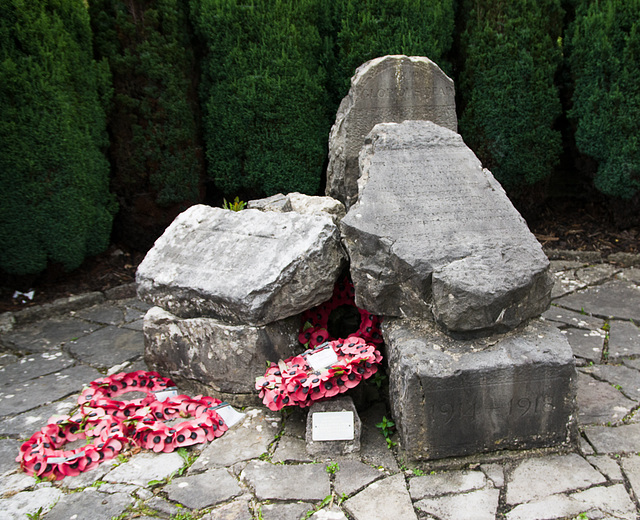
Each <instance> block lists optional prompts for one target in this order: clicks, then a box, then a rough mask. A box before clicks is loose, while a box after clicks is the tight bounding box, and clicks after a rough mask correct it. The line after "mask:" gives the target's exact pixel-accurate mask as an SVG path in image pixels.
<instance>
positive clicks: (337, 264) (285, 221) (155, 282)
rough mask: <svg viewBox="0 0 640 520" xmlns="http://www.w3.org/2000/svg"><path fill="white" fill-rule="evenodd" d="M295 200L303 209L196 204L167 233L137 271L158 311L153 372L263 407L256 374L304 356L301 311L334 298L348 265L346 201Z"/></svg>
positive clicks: (152, 325) (151, 347)
mask: <svg viewBox="0 0 640 520" xmlns="http://www.w3.org/2000/svg"><path fill="white" fill-rule="evenodd" d="M281 198H282V199H285V200H284V202H283V204H281V206H285V207H286V206H289V207H291V202H290V201H289V198H288V197H281ZM292 199H293V200H294V203H293V206H294V207H296V208H298V209H300V210H301V211H300V212H296V211H292V210H289V209H288V208H287V209H286V211H285V212H281V211H282V210H276V209H274V208H272V207H268V208H267V207H265V208H264V209H265V211H260V210H258V209H246V210H243V211H240V212H234V211H230V210H224V209H220V208H212V207H208V206H193V207H191V208H189V209H188V210H187V211H185V212H184V213H182V214H181V215H179V216H178V217H177V218H176V220H174V222H173V223H172V224H171V225H170V226H169V227H168V228H167V229H166V231H165V233H164V234H163V235H162V236H161V237H160V238H159V239H158V240H157V241H156V244H155V245H154V247H153V248H152V249H151V251H149V253H148V254H147V256H146V257H145V259H144V260H143V262H142V263H141V264H140V266H139V268H138V272H137V275H136V279H137V282H138V295H139V297H140V298H141V299H143V300H145V301H147V302H149V303H152V304H154V305H155V307H153V308H151V309H150V310H149V311H148V312H147V315H146V316H145V320H144V339H145V361H146V362H147V365H148V366H149V367H150V368H153V369H155V370H158V371H160V372H162V373H164V374H166V375H167V376H170V377H171V378H173V379H174V380H175V381H176V382H177V383H178V384H180V386H181V388H183V389H187V390H189V391H192V392H196V393H206V394H208V395H213V396H215V397H218V398H222V399H225V400H227V401H229V402H231V403H233V404H236V405H241V406H243V405H247V404H257V403H258V402H259V399H258V396H257V394H256V393H255V388H254V385H255V378H256V377H257V376H260V375H262V374H264V369H265V366H266V363H267V362H270V361H278V360H279V359H286V358H288V357H291V356H293V355H294V354H296V353H298V351H299V350H300V348H301V345H300V344H299V342H298V332H299V328H300V314H301V313H302V312H304V311H305V310H307V309H309V308H312V307H314V306H316V305H318V304H320V303H323V302H324V301H326V300H328V299H329V298H330V297H331V295H332V294H333V287H334V285H335V282H336V280H337V278H338V276H339V275H340V274H341V272H342V270H343V268H344V263H345V254H344V250H343V248H342V246H341V244H340V233H339V230H338V227H337V225H336V223H335V221H334V219H335V215H333V214H332V212H334V211H338V212H339V211H340V208H342V212H344V207H342V204H340V203H339V202H338V201H333V202H334V203H331V200H326V199H328V197H306V196H302V195H301V196H297V197H292ZM316 199H320V200H316ZM274 202H275V204H276V206H277V205H278V202H277V201H275V200H272V201H271V203H274ZM257 205H258V206H260V204H257ZM263 206H264V204H263ZM267 206H269V204H267ZM312 208H315V209H312ZM302 212H305V213H306V214H302Z"/></svg>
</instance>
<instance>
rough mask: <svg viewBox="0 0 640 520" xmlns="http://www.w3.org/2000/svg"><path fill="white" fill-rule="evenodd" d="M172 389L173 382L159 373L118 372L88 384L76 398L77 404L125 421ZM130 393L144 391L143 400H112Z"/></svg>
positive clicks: (140, 371) (142, 371) (173, 386)
mask: <svg viewBox="0 0 640 520" xmlns="http://www.w3.org/2000/svg"><path fill="white" fill-rule="evenodd" d="M171 388H175V384H174V382H173V381H172V380H171V379H169V378H167V377H162V376H161V375H160V374H158V372H147V371H144V370H137V371H135V372H129V373H124V372H122V373H120V374H115V375H113V376H106V377H101V378H99V379H96V380H95V381H92V382H91V383H89V386H88V387H86V388H84V389H83V390H82V393H81V394H80V397H78V404H79V405H81V406H87V405H88V406H90V407H93V408H101V409H103V410H104V411H105V412H106V413H107V414H109V415H113V416H114V417H118V418H120V419H122V420H125V419H128V418H129V417H131V416H132V415H134V414H135V412H136V411H137V410H139V409H140V408H142V407H144V406H147V405H148V404H150V403H152V402H154V401H156V396H155V394H156V393H157V392H164V391H166V390H168V389H171ZM130 392H143V393H145V394H147V395H146V396H145V397H141V398H138V399H131V400H122V401H121V400H115V399H113V398H114V397H118V396H121V395H124V394H127V393H130Z"/></svg>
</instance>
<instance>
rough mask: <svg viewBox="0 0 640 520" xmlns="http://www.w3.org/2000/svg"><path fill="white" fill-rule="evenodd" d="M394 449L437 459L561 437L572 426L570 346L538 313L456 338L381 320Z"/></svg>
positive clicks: (425, 326)
mask: <svg viewBox="0 0 640 520" xmlns="http://www.w3.org/2000/svg"><path fill="white" fill-rule="evenodd" d="M383 334H384V338H385V342H386V345H387V349H388V359H389V371H390V376H389V394H390V401H391V409H392V413H393V416H394V418H395V420H396V424H397V427H398V433H399V438H400V443H401V447H402V449H403V450H404V451H405V453H406V454H407V456H408V457H409V458H411V459H416V460H419V459H439V458H444V457H454V456H462V455H469V454H473V453H480V452H490V451H498V450H503V449H528V448H537V447H543V446H553V445H561V444H568V443H571V442H572V441H573V438H574V436H575V431H576V404H575V378H576V371H575V365H574V360H573V356H572V352H571V347H570V346H569V344H568V343H567V341H566V339H565V338H564V336H563V335H562V334H560V332H559V331H558V329H556V328H555V327H553V326H551V325H549V324H546V323H544V322H543V321H541V320H537V321H533V322H531V323H530V324H528V325H527V326H524V327H521V328H519V329H516V330H514V331H511V332H509V333H507V334H504V335H501V336H494V337H492V338H481V339H475V340H456V339H453V338H451V337H449V336H447V335H446V334H444V333H443V332H442V331H440V330H438V329H437V328H436V327H435V326H434V325H432V324H430V323H425V322H418V321H417V320H402V319H393V320H392V319H389V320H386V321H385V322H384V323H383Z"/></svg>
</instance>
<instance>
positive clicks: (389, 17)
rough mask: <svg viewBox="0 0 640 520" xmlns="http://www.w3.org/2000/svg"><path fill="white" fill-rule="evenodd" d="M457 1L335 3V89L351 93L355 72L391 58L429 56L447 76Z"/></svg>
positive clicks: (361, 0)
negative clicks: (381, 58) (372, 63)
mask: <svg viewBox="0 0 640 520" xmlns="http://www.w3.org/2000/svg"><path fill="white" fill-rule="evenodd" d="M454 5H455V1H454V0H346V1H339V2H335V3H334V6H335V20H336V30H337V35H336V49H337V52H336V54H337V63H336V72H335V77H334V80H333V81H334V82H335V86H333V90H335V91H336V92H337V93H338V96H339V98H340V99H341V98H342V97H344V96H345V95H346V94H347V92H348V91H349V82H350V79H351V76H353V74H354V73H355V70H356V69H357V68H358V67H359V66H360V65H362V64H363V63H364V62H366V61H368V60H371V59H373V58H377V57H379V56H385V55H387V54H406V55H407V56H427V57H428V58H429V59H431V60H432V61H434V62H435V63H437V64H438V65H439V66H440V67H441V68H442V69H443V70H444V71H445V72H446V73H449V74H450V73H451V65H450V63H449V61H448V59H449V53H450V51H451V46H452V44H453V35H454V23H455V18H454V14H455V10H454Z"/></svg>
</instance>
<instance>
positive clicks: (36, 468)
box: [16, 370, 227, 480]
mask: <svg viewBox="0 0 640 520" xmlns="http://www.w3.org/2000/svg"><path fill="white" fill-rule="evenodd" d="M174 388H175V385H174V383H173V381H171V379H168V378H165V377H162V376H161V375H160V374H158V373H157V372H146V371H144V370H138V371H136V372H130V373H121V374H116V375H113V376H107V377H102V378H99V379H96V380H95V381H92V382H91V383H90V384H89V386H88V387H87V388H85V389H84V390H83V391H82V393H81V394H80V397H79V398H78V404H79V405H80V410H79V412H78V413H77V414H75V415H73V416H62V417H57V418H55V417H54V418H52V419H50V420H49V423H48V424H47V425H46V426H45V427H44V428H42V429H41V430H40V431H38V432H36V433H34V434H33V435H32V436H31V438H30V439H29V440H28V441H26V442H25V443H24V444H22V446H21V447H20V454H19V455H18V457H17V458H16V461H17V462H19V463H20V465H21V467H22V469H23V470H24V471H25V472H26V473H28V474H30V475H35V476H38V477H40V478H44V479H52V480H60V479H62V478H64V477H65V476H72V475H78V474H80V473H81V472H83V471H88V470H90V469H93V468H95V467H96V466H97V465H98V464H100V462H102V461H103V460H109V459H112V458H113V457H115V456H116V455H117V454H118V453H119V452H120V451H121V450H122V449H123V448H124V447H125V446H126V445H127V444H130V443H132V444H136V445H138V446H140V447H142V448H145V449H150V450H153V451H156V452H160V451H162V452H170V451H174V450H175V449H177V448H180V447H183V446H191V445H193V444H198V443H201V442H204V441H205V440H206V441H212V440H213V439H215V438H216V437H220V436H221V435H222V434H223V433H224V432H225V431H226V430H227V425H226V424H225V422H224V420H223V419H222V418H221V417H220V415H219V414H218V412H217V409H218V408H220V406H221V405H222V402H221V401H220V400H219V399H214V398H212V397H205V396H196V397H193V398H192V397H189V396H186V395H175V394H177V392H175V391H174ZM128 392H143V393H145V394H146V395H145V396H144V397H141V398H137V399H131V400H116V399H114V398H115V397H120V396H122V395H124V394H126V393H128ZM163 394H164V395H163ZM167 394H169V395H167ZM172 394H173V395H172ZM79 439H85V440H86V444H85V445H84V446H82V447H79V448H75V449H66V450H65V449H64V447H65V445H67V444H68V443H71V442H73V441H76V440H79Z"/></svg>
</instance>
